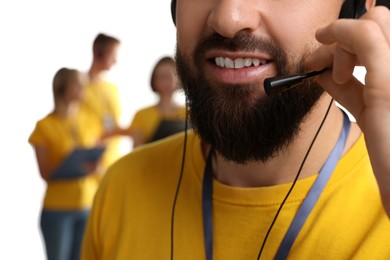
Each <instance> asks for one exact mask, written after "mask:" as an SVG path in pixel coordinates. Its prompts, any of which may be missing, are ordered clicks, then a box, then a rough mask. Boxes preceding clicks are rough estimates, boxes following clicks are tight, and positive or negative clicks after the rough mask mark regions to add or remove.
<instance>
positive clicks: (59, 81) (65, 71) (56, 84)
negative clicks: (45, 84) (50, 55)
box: [53, 68, 80, 104]
mask: <svg viewBox="0 0 390 260" xmlns="http://www.w3.org/2000/svg"><path fill="white" fill-rule="evenodd" d="M79 76H80V72H79V71H78V70H76V69H69V68H61V69H59V70H58V71H57V72H56V74H55V75H54V78H53V96H54V104H57V102H58V101H59V100H60V99H61V98H62V97H63V96H64V93H65V91H66V87H67V85H68V84H69V82H70V80H72V79H74V78H77V77H79Z"/></svg>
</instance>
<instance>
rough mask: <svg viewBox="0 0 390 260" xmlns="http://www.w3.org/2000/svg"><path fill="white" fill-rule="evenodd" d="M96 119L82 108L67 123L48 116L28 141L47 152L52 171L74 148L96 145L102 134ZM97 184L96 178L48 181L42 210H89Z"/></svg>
mask: <svg viewBox="0 0 390 260" xmlns="http://www.w3.org/2000/svg"><path fill="white" fill-rule="evenodd" d="M95 119H96V118H94V117H91V116H90V113H89V112H87V111H86V110H84V109H80V111H79V113H78V115H77V117H76V118H74V119H73V120H66V119H63V118H60V117H58V116H56V114H54V113H50V114H48V115H47V116H46V117H44V118H42V119H41V120H39V121H38V122H37V123H36V126H35V128H34V130H33V132H32V133H31V134H30V136H29V139H28V142H29V143H30V144H31V145H32V146H44V147H46V148H47V149H48V151H49V153H48V156H49V162H50V164H51V166H52V168H53V169H55V168H56V167H58V166H59V165H60V163H61V162H62V161H63V160H64V159H65V157H66V156H67V155H68V154H69V153H70V152H71V151H73V149H74V148H75V147H76V146H78V147H85V148H88V147H93V146H95V145H96V141H97V140H98V138H99V137H100V136H101V134H102V132H103V131H102V129H101V126H100V123H99V122H98V121H96V120H95ZM98 184H99V183H98V178H96V177H95V176H88V177H83V178H77V179H72V180H53V181H48V182H47V188H46V192H45V197H44V201H43V208H44V209H51V210H77V209H84V208H90V207H91V205H92V201H93V197H94V195H95V192H96V190H97V187H98Z"/></svg>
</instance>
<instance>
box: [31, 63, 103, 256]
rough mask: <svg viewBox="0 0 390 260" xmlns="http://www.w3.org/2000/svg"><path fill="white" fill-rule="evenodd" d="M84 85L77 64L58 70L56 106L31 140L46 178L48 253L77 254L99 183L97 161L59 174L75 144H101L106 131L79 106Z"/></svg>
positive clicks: (44, 222)
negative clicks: (79, 171) (77, 170)
mask: <svg viewBox="0 0 390 260" xmlns="http://www.w3.org/2000/svg"><path fill="white" fill-rule="evenodd" d="M83 85H84V84H83V82H82V81H81V76H80V73H79V72H78V71H77V70H73V69H67V68H61V69H60V70H58V71H57V73H56V74H55V76H54V79H53V94H54V104H55V105H54V110H53V111H52V112H51V113H49V114H48V115H46V116H45V117H44V118H42V119H40V120H39V121H38V122H37V123H36V126H35V128H34V130H33V132H32V133H31V135H30V137H29V140H28V141H29V143H30V144H31V145H32V146H33V147H34V149H35V153H36V159H37V163H38V167H39V172H40V175H41V176H42V178H43V179H44V180H45V182H46V184H47V187H46V192H45V197H44V201H43V209H42V213H41V219H40V225H41V231H42V234H43V238H44V242H45V246H46V254H47V258H48V259H79V254H80V245H81V241H82V238H83V234H84V227H85V223H86V220H87V218H88V215H89V210H90V207H91V205H92V200H93V197H94V195H95V192H96V189H97V187H98V178H97V176H98V174H99V171H98V167H97V165H98V161H91V162H88V163H86V164H84V165H82V167H83V171H84V173H85V176H82V177H69V178H65V179H64V178H60V177H59V176H57V174H58V171H57V170H58V169H59V167H60V165H61V163H62V162H63V161H64V160H65V159H66V158H67V156H68V155H70V154H71V153H72V152H73V151H74V149H76V148H93V147H95V146H97V143H98V141H99V139H100V136H102V134H103V129H102V127H101V125H100V122H99V121H98V120H96V118H95V117H92V116H90V111H89V110H88V109H86V108H82V107H81V106H80V101H81V99H82V97H83V92H84V91H83V88H84V87H83ZM56 171H57V172H56ZM66 174H68V173H67V172H66ZM69 174H70V175H71V174H74V173H72V172H69Z"/></svg>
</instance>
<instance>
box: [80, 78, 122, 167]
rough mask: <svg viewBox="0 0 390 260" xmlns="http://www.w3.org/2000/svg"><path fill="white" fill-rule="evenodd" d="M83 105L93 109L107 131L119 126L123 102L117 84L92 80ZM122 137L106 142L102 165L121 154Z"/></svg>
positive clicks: (106, 165)
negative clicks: (121, 102)
mask: <svg viewBox="0 0 390 260" xmlns="http://www.w3.org/2000/svg"><path fill="white" fill-rule="evenodd" d="M83 105H84V106H86V107H87V108H89V109H91V110H92V111H93V113H94V115H95V116H97V118H98V120H99V121H100V122H101V125H102V128H103V129H105V131H106V132H109V131H111V130H113V129H114V128H115V127H118V126H119V120H120V117H121V113H122V111H121V104H120V99H119V91H118V87H117V85H115V84H113V83H111V82H108V81H105V80H100V81H93V82H92V81H91V82H89V83H88V84H87V85H86V86H85V92H84V101H83ZM120 142H121V138H120V137H112V138H110V139H109V140H107V142H106V145H107V147H106V152H105V153H104V156H103V158H102V167H103V168H104V169H106V168H107V167H108V166H110V165H111V164H112V163H113V162H114V161H116V160H117V159H118V158H119V157H120V156H121V152H120Z"/></svg>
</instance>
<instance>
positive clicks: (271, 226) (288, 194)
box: [257, 98, 333, 260]
mask: <svg viewBox="0 0 390 260" xmlns="http://www.w3.org/2000/svg"><path fill="white" fill-rule="evenodd" d="M332 103H333V98H332V99H331V100H330V103H329V106H328V109H327V110H326V113H325V115H324V118H323V119H322V122H321V124H320V126H319V127H318V130H317V132H316V134H315V136H314V138H313V140H312V142H311V144H310V146H309V149H307V152H306V155H305V157H304V158H303V160H302V163H301V166H300V167H299V170H298V173H297V175H296V176H295V179H294V181H293V183H292V185H291V187H290V190H289V191H288V192H287V194H286V196H285V197H284V199H283V201H282V204H280V206H279V209H278V211H277V212H276V215H275V217H274V219H273V221H272V223H271V225H270V226H269V228H268V231H267V234H266V235H265V238H264V240H263V244H262V245H261V248H260V251H259V254H258V256H257V260H259V259H260V256H261V253H262V252H263V249H264V246H265V243H266V242H267V238H268V236H269V234H270V233H271V230H272V228H273V226H274V224H275V222H276V219H277V218H278V216H279V213H280V211H281V210H282V208H283V206H284V203H285V202H286V201H287V199H288V197H289V196H290V193H291V192H292V190H293V188H294V186H295V184H296V182H297V180H298V178H299V175H300V174H301V171H302V168H303V165H304V164H305V162H306V159H307V157H308V156H309V153H310V151H311V148H312V147H313V145H314V142H315V140H316V139H317V136H318V134H319V133H320V130H321V128H322V126H323V125H324V122H325V119H326V118H327V117H328V114H329V110H330V108H331V107H332Z"/></svg>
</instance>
